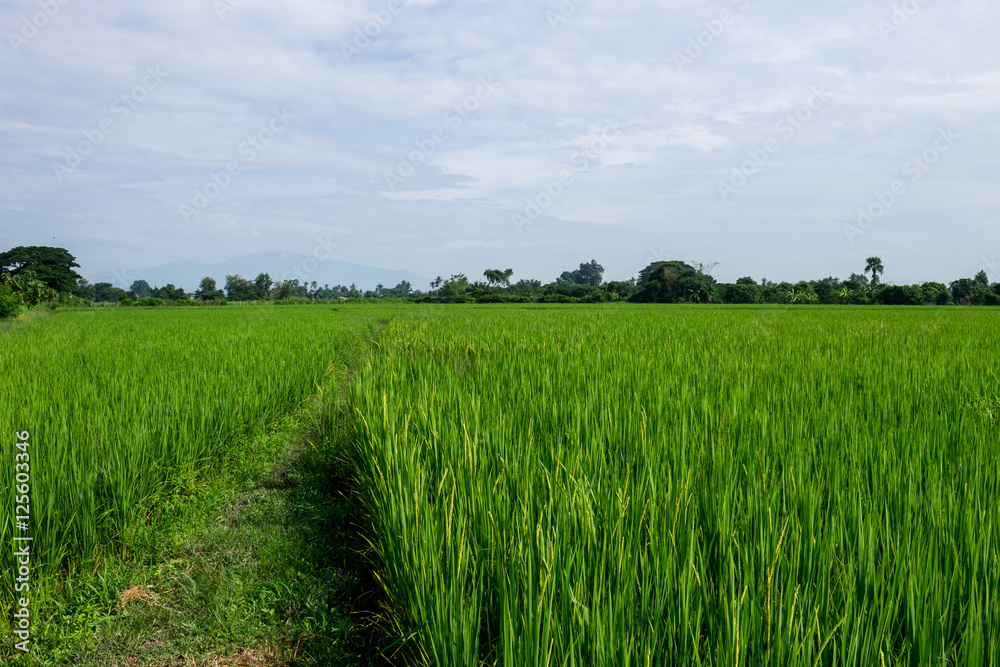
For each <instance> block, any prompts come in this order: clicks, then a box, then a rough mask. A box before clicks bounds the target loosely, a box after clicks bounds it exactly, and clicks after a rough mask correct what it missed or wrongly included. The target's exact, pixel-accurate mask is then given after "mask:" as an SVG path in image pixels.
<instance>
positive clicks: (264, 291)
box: [253, 273, 274, 301]
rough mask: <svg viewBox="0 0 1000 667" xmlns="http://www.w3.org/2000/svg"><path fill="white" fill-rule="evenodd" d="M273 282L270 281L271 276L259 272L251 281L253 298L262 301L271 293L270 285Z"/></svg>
mask: <svg viewBox="0 0 1000 667" xmlns="http://www.w3.org/2000/svg"><path fill="white" fill-rule="evenodd" d="M273 284H274V283H273V282H272V281H271V276H269V275H268V274H266V273H260V274H258V275H257V277H256V278H255V279H254V281H253V298H255V299H257V300H258V301H263V300H264V299H266V298H267V297H268V295H269V294H270V293H271V286H272V285H273Z"/></svg>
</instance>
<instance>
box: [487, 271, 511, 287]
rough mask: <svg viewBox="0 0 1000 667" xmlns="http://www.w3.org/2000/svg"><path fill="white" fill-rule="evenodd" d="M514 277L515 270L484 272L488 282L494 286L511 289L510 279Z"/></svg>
mask: <svg viewBox="0 0 1000 667" xmlns="http://www.w3.org/2000/svg"><path fill="white" fill-rule="evenodd" d="M512 275H514V269H504V270H502V271H501V270H500V269H486V270H485V271H483V276H485V277H486V282H488V283H489V284H490V285H494V286H497V287H499V286H501V285H502V286H504V287H510V277H511V276H512Z"/></svg>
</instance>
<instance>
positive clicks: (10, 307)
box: [0, 282, 21, 320]
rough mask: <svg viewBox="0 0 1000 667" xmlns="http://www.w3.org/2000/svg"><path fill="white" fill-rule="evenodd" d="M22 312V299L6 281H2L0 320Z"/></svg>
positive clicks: (0, 284)
mask: <svg viewBox="0 0 1000 667" xmlns="http://www.w3.org/2000/svg"><path fill="white" fill-rule="evenodd" d="M20 312H21V299H20V298H19V297H17V296H15V295H14V290H12V289H11V287H10V285H8V284H7V283H6V282H0V320H6V319H8V318H11V317H14V316H16V315H17V314H18V313H20Z"/></svg>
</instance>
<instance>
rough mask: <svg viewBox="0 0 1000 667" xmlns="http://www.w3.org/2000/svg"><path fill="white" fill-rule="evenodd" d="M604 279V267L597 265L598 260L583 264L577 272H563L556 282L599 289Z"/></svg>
mask: <svg viewBox="0 0 1000 667" xmlns="http://www.w3.org/2000/svg"><path fill="white" fill-rule="evenodd" d="M603 277H604V267H603V266H601V265H600V264H598V263H597V260H594V259H592V260H590V261H589V262H587V263H581V264H580V268H579V269H577V270H576V271H563V272H562V275H560V276H559V278H558V280H557V281H556V282H559V283H573V284H575V285H590V286H591V287H597V286H599V285H600V284H601V280H602V279H603Z"/></svg>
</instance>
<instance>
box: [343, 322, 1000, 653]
mask: <svg viewBox="0 0 1000 667" xmlns="http://www.w3.org/2000/svg"><path fill="white" fill-rule="evenodd" d="M997 349H1000V327H998V326H997V319H996V315H995V314H994V313H992V312H989V311H980V310H962V311H957V310H952V309H910V310H905V311H904V310H897V309H884V308H882V309H879V308H872V309H852V310H849V311H848V310H841V309H832V308H792V309H781V308H773V309H756V308H754V309H750V308H748V309H742V308H710V307H693V308H692V307H615V308H608V307H586V308H518V309H504V308H496V309H493V308H490V309H484V308H450V309H440V308H439V309H428V310H427V311H424V312H422V313H417V314H412V315H409V316H406V317H398V318H396V319H395V320H393V321H392V322H391V323H390V324H389V325H388V327H387V328H386V329H385V330H384V331H383V332H382V334H381V336H380V345H379V348H378V349H377V350H373V351H372V353H371V354H370V356H369V358H368V360H367V362H366V363H365V364H364V365H363V366H362V367H361V368H360V369H359V372H358V375H357V377H356V379H355V383H354V386H353V394H352V396H353V405H354V407H355V411H356V412H355V414H356V418H355V429H356V436H355V451H354V462H355V465H356V467H357V468H358V475H359V484H360V486H361V487H362V489H363V493H364V495H365V502H366V504H367V507H368V509H369V512H370V513H371V515H372V517H373V522H374V526H373V534H374V536H375V537H374V543H375V544H374V546H375V549H376V551H377V553H378V556H379V559H380V562H381V569H380V572H379V576H380V579H381V582H382V585H383V586H384V588H385V590H386V592H387V595H388V597H389V599H390V600H391V602H392V610H391V611H392V617H393V619H394V623H395V627H394V631H395V632H396V634H397V635H398V636H399V637H401V638H405V639H406V649H405V650H406V651H408V652H409V655H410V659H411V660H413V661H414V662H416V663H421V664H427V665H468V666H470V667H472V666H477V665H481V664H490V665H493V664H496V665H501V664H502V665H517V666H528V665H573V666H603V665H757V664H769V665H813V666H815V665H882V664H884V665H896V664H913V665H916V664H931V663H934V664H962V665H989V664H996V655H997V654H998V653H1000V606H998V602H1000V601H998V599H997V594H998V590H1000V574H998V573H1000V509H998V508H1000V503H998V500H997V499H998V498H1000V428H998V426H1000V423H998V422H1000V415H998V411H997V406H998V404H1000V399H998V396H1000V383H998V379H997V370H996V368H997V367H996V361H997V353H996V350H997Z"/></svg>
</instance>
